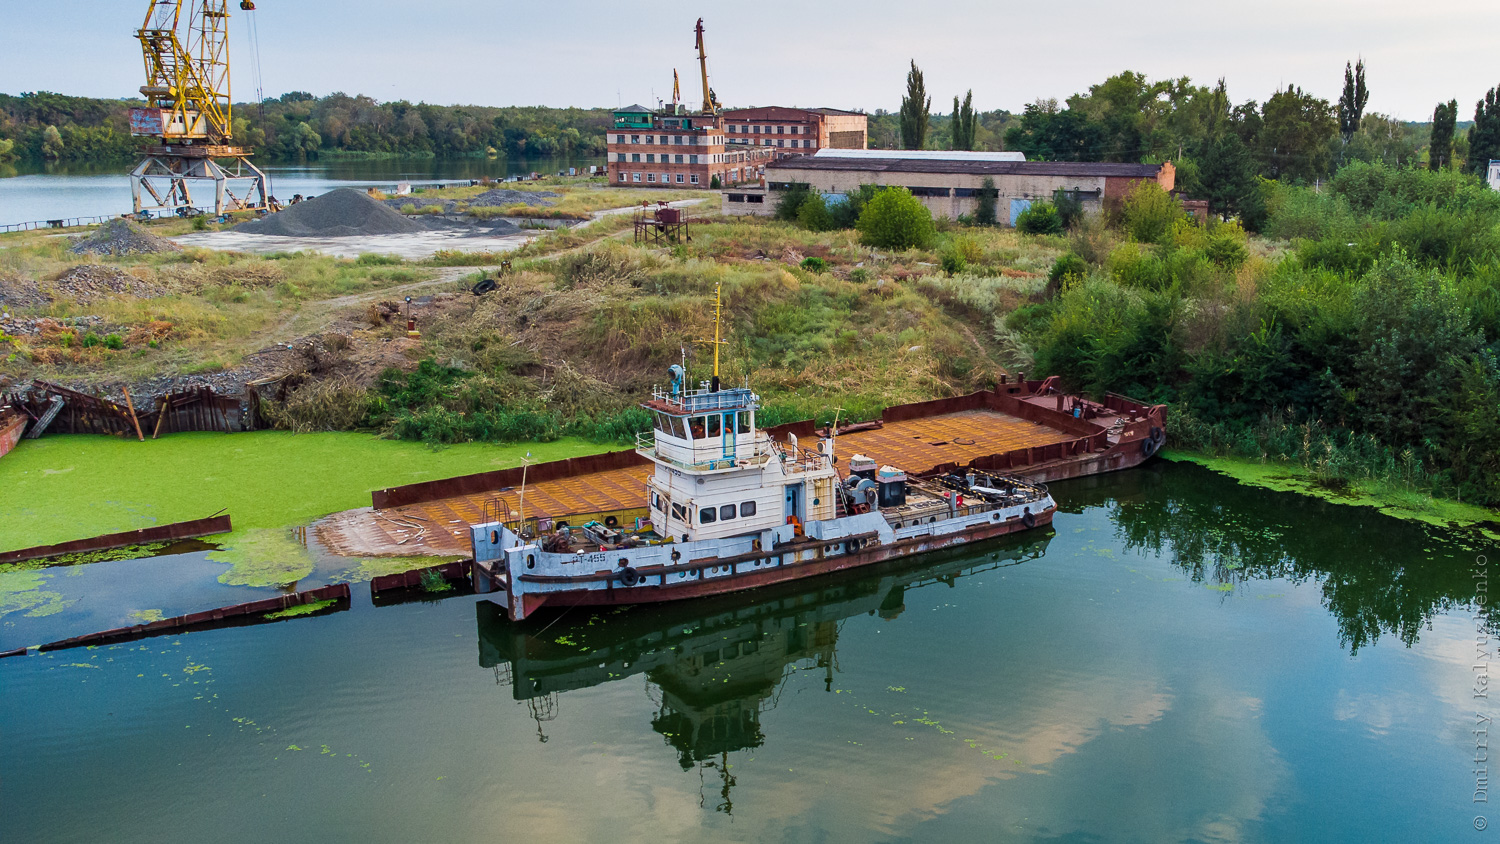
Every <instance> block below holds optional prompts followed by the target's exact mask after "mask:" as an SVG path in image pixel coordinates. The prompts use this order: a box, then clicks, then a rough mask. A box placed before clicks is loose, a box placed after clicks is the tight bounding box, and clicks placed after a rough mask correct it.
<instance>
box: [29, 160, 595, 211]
mask: <svg viewBox="0 0 1500 844" xmlns="http://www.w3.org/2000/svg"><path fill="white" fill-rule="evenodd" d="M603 163H604V159H602V158H598V159H594V158H589V159H576V160H575V159H561V158H545V159H508V158H497V159H494V160H491V159H482V158H465V159H457V160H444V161H439V160H436V159H431V158H424V159H379V160H368V161H339V162H315V163H312V164H303V165H276V164H267V165H264V166H263V167H262V169H264V170H265V171H266V174H267V175H268V176H270V178H271V193H272V194H274V195H275V196H277V197H280V198H281V199H283V200H287V199H290V198H291V197H292V195H293V194H298V193H300V194H303V195H304V196H315V195H317V194H320V193H323V192H325V191H329V190H333V189H334V188H340V187H354V188H367V187H379V188H391V187H394V186H395V185H396V183H397V182H402V181H411V182H418V183H422V184H428V183H438V182H454V181H457V182H467V181H468V180H469V179H478V178H482V177H486V176H487V177H489V178H492V179H495V178H504V177H506V176H524V175H527V174H530V173H532V172H533V171H535V172H539V173H556V172H558V171H561V170H566V169H567V168H569V167H586V166H588V165H590V164H603ZM132 167H133V165H130V164H120V165H113V166H89V165H57V166H53V167H49V168H45V169H41V170H38V169H35V168H31V169H17V168H14V167H7V166H4V165H0V224H5V223H22V222H30V221H33V220H54V219H59V218H66V217H94V216H101V215H106V214H125V213H129V212H130V178H129V175H128V174H129V173H130V170H131V168H132Z"/></svg>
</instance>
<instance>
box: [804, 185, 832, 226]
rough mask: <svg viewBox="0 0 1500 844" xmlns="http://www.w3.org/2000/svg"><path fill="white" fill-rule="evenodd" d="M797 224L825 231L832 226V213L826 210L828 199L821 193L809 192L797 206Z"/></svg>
mask: <svg viewBox="0 0 1500 844" xmlns="http://www.w3.org/2000/svg"><path fill="white" fill-rule="evenodd" d="M797 224H798V225H800V226H802V228H804V229H807V230H808V231H812V232H826V231H831V230H833V228H834V222H833V214H832V213H830V212H829V210H828V201H827V200H825V199H824V198H823V194H821V193H817V192H815V191H814V192H811V193H809V194H808V195H807V196H806V197H805V198H804V199H803V200H802V204H801V205H800V206H799V207H798V208H797Z"/></svg>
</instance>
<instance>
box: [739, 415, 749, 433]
mask: <svg viewBox="0 0 1500 844" xmlns="http://www.w3.org/2000/svg"><path fill="white" fill-rule="evenodd" d="M740 433H741V434H748V433H750V411H748V410H742V411H740Z"/></svg>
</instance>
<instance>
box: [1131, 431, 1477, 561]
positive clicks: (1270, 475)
mask: <svg viewBox="0 0 1500 844" xmlns="http://www.w3.org/2000/svg"><path fill="white" fill-rule="evenodd" d="M1161 457H1162V459H1164V460H1170V461H1172V462H1176V463H1194V464H1197V465H1199V466H1202V467H1204V468H1206V469H1210V470H1212V471H1215V472H1218V473H1220V474H1223V475H1227V476H1229V477H1231V478H1234V479H1235V480H1236V481H1239V482H1240V483H1242V484H1246V485H1247V486H1254V487H1259V488H1261V489H1270V490H1276V491H1278V492H1294V493H1297V494H1298V495H1306V496H1311V497H1313V498H1320V499H1322V500H1324V501H1330V502H1333V503H1335V504H1348V505H1351V506H1356V507H1373V508H1375V509H1376V510H1379V511H1380V512H1381V513H1384V514H1385V515H1387V516H1391V517H1394V518H1397V519H1405V520H1408V521H1416V522H1423V523H1425V524H1428V525H1432V526H1434V527H1439V528H1448V529H1454V528H1456V529H1468V530H1474V531H1477V532H1478V533H1479V534H1480V535H1481V536H1483V537H1486V538H1488V539H1490V540H1493V541H1496V542H1500V512H1497V511H1495V510H1490V509H1488V508H1485V507H1480V506H1478V505H1474V504H1468V503H1465V502H1462V501H1453V500H1450V499H1444V498H1433V497H1432V496H1430V495H1427V494H1425V493H1422V492H1416V491H1408V490H1395V489H1384V488H1361V487H1358V486H1350V487H1343V488H1340V489H1332V488H1329V487H1327V486H1322V485H1320V484H1318V483H1317V481H1316V479H1315V478H1314V477H1313V475H1312V473H1311V472H1309V471H1307V470H1306V469H1304V468H1303V467H1301V466H1298V465H1297V464H1295V463H1283V462H1272V461H1260V460H1249V459H1246V458H1243V457H1215V456H1211V455H1207V454H1201V453H1197V452H1188V451H1178V450H1176V449H1164V450H1163V451H1162V452H1161Z"/></svg>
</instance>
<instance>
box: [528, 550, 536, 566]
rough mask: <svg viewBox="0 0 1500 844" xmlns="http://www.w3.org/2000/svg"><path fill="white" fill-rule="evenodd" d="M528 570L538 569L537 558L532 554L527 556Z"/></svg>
mask: <svg viewBox="0 0 1500 844" xmlns="http://www.w3.org/2000/svg"><path fill="white" fill-rule="evenodd" d="M526 568H529V569H534V568H536V557H535V556H534V555H532V554H527V555H526Z"/></svg>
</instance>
